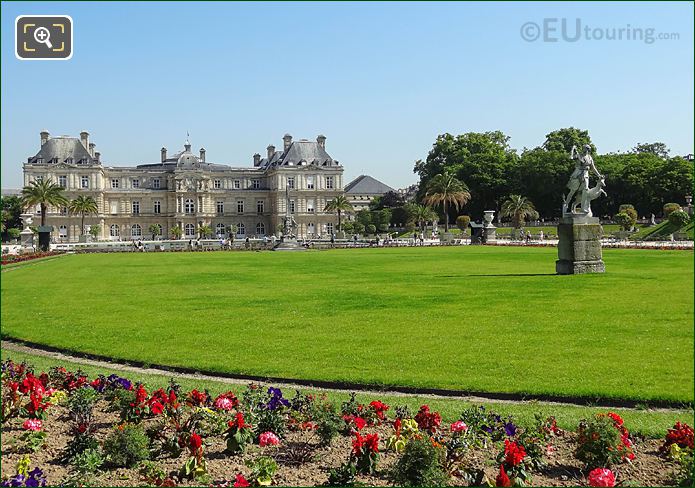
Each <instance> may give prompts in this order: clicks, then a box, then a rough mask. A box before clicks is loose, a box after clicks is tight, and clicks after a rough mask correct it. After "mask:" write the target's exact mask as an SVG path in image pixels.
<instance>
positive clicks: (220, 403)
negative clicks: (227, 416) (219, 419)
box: [215, 396, 234, 412]
mask: <svg viewBox="0 0 695 488" xmlns="http://www.w3.org/2000/svg"><path fill="white" fill-rule="evenodd" d="M215 408H216V409H217V410H225V411H227V412H229V411H230V410H232V409H233V408H234V402H233V401H232V400H231V399H230V398H227V397H223V396H221V397H219V398H218V399H217V400H215Z"/></svg>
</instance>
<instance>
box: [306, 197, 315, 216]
mask: <svg viewBox="0 0 695 488" xmlns="http://www.w3.org/2000/svg"><path fill="white" fill-rule="evenodd" d="M306 211H307V212H309V213H313V212H314V200H313V199H309V200H307V201H306Z"/></svg>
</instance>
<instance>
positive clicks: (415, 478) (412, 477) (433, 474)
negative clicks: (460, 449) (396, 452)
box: [391, 436, 449, 486]
mask: <svg viewBox="0 0 695 488" xmlns="http://www.w3.org/2000/svg"><path fill="white" fill-rule="evenodd" d="M445 462H446V452H445V450H444V449H443V448H441V447H435V446H434V445H433V443H432V440H430V438H429V437H427V436H424V437H420V438H414V439H412V440H410V441H409V442H408V443H407V444H406V446H405V450H404V451H403V455H402V456H401V457H400V458H399V459H398V462H396V465H395V466H394V468H393V471H392V473H391V478H392V479H393V481H394V482H395V483H396V484H397V485H399V486H446V485H448V484H449V475H448V474H447V472H446V469H445Z"/></svg>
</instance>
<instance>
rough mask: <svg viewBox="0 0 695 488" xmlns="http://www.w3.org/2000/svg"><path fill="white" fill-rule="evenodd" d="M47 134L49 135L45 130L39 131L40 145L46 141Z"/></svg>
mask: <svg viewBox="0 0 695 488" xmlns="http://www.w3.org/2000/svg"><path fill="white" fill-rule="evenodd" d="M48 136H49V134H48V131H47V130H43V131H41V145H42V146H43V145H44V144H46V143H47V142H48Z"/></svg>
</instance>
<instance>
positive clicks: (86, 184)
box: [80, 176, 89, 188]
mask: <svg viewBox="0 0 695 488" xmlns="http://www.w3.org/2000/svg"><path fill="white" fill-rule="evenodd" d="M80 186H81V187H82V188H89V176H83V177H82V181H81V185H80Z"/></svg>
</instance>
